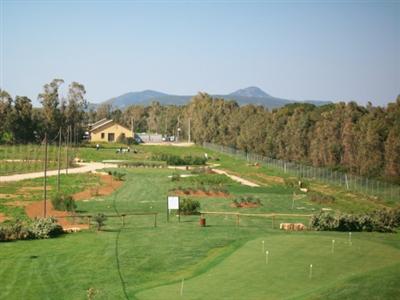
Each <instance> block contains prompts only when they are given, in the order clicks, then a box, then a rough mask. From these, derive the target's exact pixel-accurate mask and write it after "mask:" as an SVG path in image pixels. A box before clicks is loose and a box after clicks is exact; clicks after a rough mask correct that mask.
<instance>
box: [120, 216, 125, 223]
mask: <svg viewBox="0 0 400 300" xmlns="http://www.w3.org/2000/svg"><path fill="white" fill-rule="evenodd" d="M121 216H122V226H125V215H124V214H122V215H121Z"/></svg>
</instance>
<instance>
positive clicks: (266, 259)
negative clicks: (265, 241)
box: [265, 251, 269, 265]
mask: <svg viewBox="0 0 400 300" xmlns="http://www.w3.org/2000/svg"><path fill="white" fill-rule="evenodd" d="M268 256H269V252H268V251H265V264H266V265H268Z"/></svg>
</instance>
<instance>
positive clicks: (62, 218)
mask: <svg viewBox="0 0 400 300" xmlns="http://www.w3.org/2000/svg"><path fill="white" fill-rule="evenodd" d="M43 210H44V201H37V202H33V203H31V204H29V205H28V206H26V207H25V212H26V214H27V215H28V217H29V218H31V219H34V218H42V217H43ZM46 215H47V216H52V217H55V218H56V219H57V221H58V224H60V225H61V226H62V227H63V228H64V230H68V229H71V228H80V229H86V228H88V227H89V226H88V225H87V224H74V223H73V222H71V220H70V218H68V217H71V216H72V213H70V212H67V211H58V210H55V209H54V207H53V205H52V204H51V202H50V201H47V202H46Z"/></svg>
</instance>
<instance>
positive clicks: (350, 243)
mask: <svg viewBox="0 0 400 300" xmlns="http://www.w3.org/2000/svg"><path fill="white" fill-rule="evenodd" d="M349 245H350V246H351V245H352V241H351V232H349Z"/></svg>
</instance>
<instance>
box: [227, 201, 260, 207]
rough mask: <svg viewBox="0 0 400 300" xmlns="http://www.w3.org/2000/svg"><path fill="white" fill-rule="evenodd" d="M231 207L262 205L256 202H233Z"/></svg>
mask: <svg viewBox="0 0 400 300" xmlns="http://www.w3.org/2000/svg"><path fill="white" fill-rule="evenodd" d="M231 207H235V208H257V207H260V205H259V204H258V203H254V202H240V203H237V204H235V203H232V204H231Z"/></svg>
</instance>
